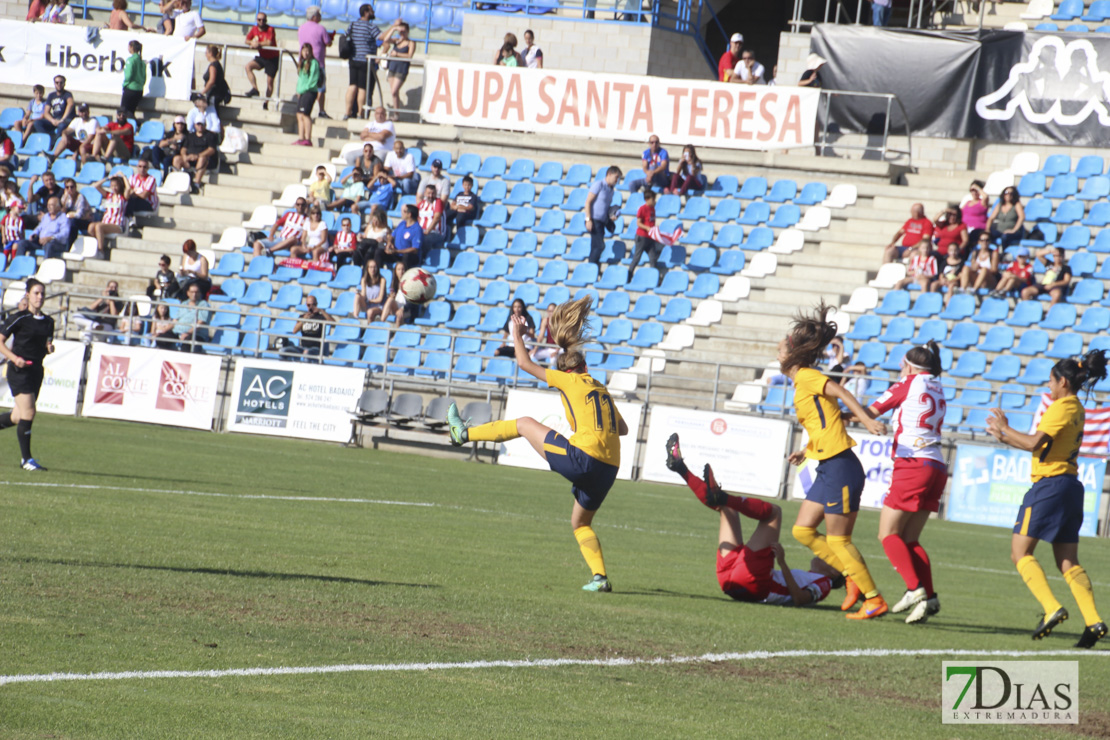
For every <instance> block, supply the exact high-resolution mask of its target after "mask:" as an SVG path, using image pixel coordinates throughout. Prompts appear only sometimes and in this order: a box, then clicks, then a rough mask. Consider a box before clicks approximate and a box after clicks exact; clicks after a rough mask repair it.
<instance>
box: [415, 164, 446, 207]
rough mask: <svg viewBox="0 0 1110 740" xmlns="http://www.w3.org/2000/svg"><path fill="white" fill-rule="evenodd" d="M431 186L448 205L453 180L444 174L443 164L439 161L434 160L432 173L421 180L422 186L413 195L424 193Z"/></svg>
mask: <svg viewBox="0 0 1110 740" xmlns="http://www.w3.org/2000/svg"><path fill="white" fill-rule="evenodd" d="M429 185H432V186H434V187H435V189H436V195H438V196H439V199H440V200H442V201H443V203H444V205H446V204H447V200H448V198H450V196H451V178H449V177H447V175H445V174H443V162H441V161H440V160H438V159H433V160H432V171H431V172H428V173H427V174H425V175H424V176H423V177H421V178H420V185H419V186H418V187H417V188H416V190H414V191H413V192H412V193H411V194H412V195H415V194H416V193H423V192H424V190H425V188H427V187H428V186H429Z"/></svg>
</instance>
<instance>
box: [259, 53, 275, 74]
mask: <svg viewBox="0 0 1110 740" xmlns="http://www.w3.org/2000/svg"><path fill="white" fill-rule="evenodd" d="M254 63H255V64H257V65H258V66H259V67H262V71H263V72H265V73H266V76H267V77H277V71H278V57H274V58H273V59H264V58H262V57H255V58H254Z"/></svg>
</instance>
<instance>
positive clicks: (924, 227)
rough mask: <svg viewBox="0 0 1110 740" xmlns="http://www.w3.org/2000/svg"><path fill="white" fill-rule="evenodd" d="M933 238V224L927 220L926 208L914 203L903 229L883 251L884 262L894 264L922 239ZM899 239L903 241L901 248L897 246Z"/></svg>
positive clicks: (899, 230)
mask: <svg viewBox="0 0 1110 740" xmlns="http://www.w3.org/2000/svg"><path fill="white" fill-rule="evenodd" d="M932 236H933V222H932V221H930V220H929V219H927V218H925V206H923V205H921V204H920V203H914V204H913V205H912V206H910V217H909V219H907V220H906V223H904V224H902V228H900V229H898V232H897V233H896V234H895V235H894V238H893V239H891V240H890V244H888V245H887V246H886V249H885V250H883V262H884V263H886V262H894V261H895V260H900V259H902V256H903V253H904V252H905V251H906V250H907V249H909V248H910V247H915V246H917V243H918V242H919V241H921V240H922V239H926V240H929V239H931V238H932ZM898 239H902V245H901V246H897V244H898Z"/></svg>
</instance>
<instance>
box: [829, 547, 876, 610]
mask: <svg viewBox="0 0 1110 740" xmlns="http://www.w3.org/2000/svg"><path fill="white" fill-rule="evenodd" d="M829 547H830V548H831V549H832V551H833V552H834V553H836V556H837V557H838V558H840V562H842V563H844V575H846V576H848V577H849V578H851V579H852V580H853V581H855V582H856V585H857V586H859V590H860V591H862V592H863V598H865V599H873V598H875V597H876V596H878V595H879V589H877V588H875V581H874V580H872V578H871V572H870V571H869V570H867V563H866V562H864V560H863V555H861V554H860V551H859V549H857V548H856V546H855V545H853V544H852V537H851V535H848V536H847V537H841V536H837V535H829Z"/></svg>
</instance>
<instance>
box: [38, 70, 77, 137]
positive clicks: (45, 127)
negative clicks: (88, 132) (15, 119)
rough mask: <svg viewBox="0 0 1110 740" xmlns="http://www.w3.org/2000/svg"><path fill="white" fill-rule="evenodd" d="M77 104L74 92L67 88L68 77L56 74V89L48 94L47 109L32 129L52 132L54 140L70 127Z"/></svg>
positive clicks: (41, 132)
mask: <svg viewBox="0 0 1110 740" xmlns="http://www.w3.org/2000/svg"><path fill="white" fill-rule="evenodd" d="M76 105H77V104H76V101H74V99H73V93H71V92H69V91H68V90H66V78H65V77H63V76H62V75H57V76H55V77H54V90H53V91H52V92H51V93H50V94H49V95H47V96H46V110H45V111H44V112H43V114H42V118H40V119H38V120H37V121H35V122H34V123H33V124H31V129H32V130H33V131H34V132H35V133H38V134H50V138H51V141H53V140H54V138H56V137H58V136H61V134H62V132H63V131H65V130H66V128H68V127H69V122H70V121H72V120H73V111H74V108H75V107H76Z"/></svg>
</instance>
